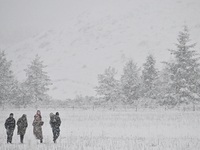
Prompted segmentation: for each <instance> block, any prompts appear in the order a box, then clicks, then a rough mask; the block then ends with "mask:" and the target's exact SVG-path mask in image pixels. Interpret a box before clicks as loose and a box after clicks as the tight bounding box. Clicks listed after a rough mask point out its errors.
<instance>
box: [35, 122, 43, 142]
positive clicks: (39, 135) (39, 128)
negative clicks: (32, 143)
mask: <svg viewBox="0 0 200 150" xmlns="http://www.w3.org/2000/svg"><path fill="white" fill-rule="evenodd" d="M43 124H44V122H43V121H41V120H40V119H36V120H34V121H33V124H32V125H33V134H34V135H35V137H36V139H43V136H42V126H43Z"/></svg>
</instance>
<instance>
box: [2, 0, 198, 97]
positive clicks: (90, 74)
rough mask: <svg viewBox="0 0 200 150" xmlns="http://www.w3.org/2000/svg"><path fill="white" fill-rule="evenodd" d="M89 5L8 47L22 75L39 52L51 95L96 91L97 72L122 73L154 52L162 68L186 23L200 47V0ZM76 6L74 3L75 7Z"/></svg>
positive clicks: (62, 95)
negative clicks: (108, 68) (130, 64)
mask: <svg viewBox="0 0 200 150" xmlns="http://www.w3.org/2000/svg"><path fill="white" fill-rule="evenodd" d="M91 5H92V7H91V8H90V6H89V5H86V6H85V8H87V9H81V10H79V11H78V12H77V13H74V14H72V15H71V16H70V17H69V19H68V20H65V21H63V22H64V23H63V24H62V25H60V26H55V27H51V28H50V29H45V30H44V31H43V32H41V33H39V34H37V35H36V36H33V37H30V38H28V39H27V40H24V41H22V42H20V43H18V44H16V45H14V46H11V47H8V48H6V49H5V52H6V54H7V58H8V59H9V60H12V61H13V63H12V69H13V71H14V73H15V75H16V76H17V78H18V79H19V80H21V81H22V80H24V79H25V72H24V71H23V69H25V68H26V67H27V65H28V64H30V61H31V60H33V59H34V58H35V55H36V54H39V56H40V57H41V60H43V61H44V64H45V65H47V68H46V71H47V72H48V75H49V76H50V77H51V79H52V81H53V85H52V86H51V90H50V92H49V94H50V95H51V96H53V98H58V99H65V98H73V97H74V96H75V95H76V94H82V95H95V91H94V89H93V87H94V86H96V85H97V75H98V74H100V73H103V72H104V70H105V69H106V68H107V67H109V66H111V67H115V68H116V69H117V70H118V72H119V74H118V77H120V74H121V73H122V68H123V66H124V64H125V63H126V62H127V61H128V60H129V59H130V58H132V59H133V60H134V61H135V62H136V63H137V64H138V66H140V67H141V66H142V64H143V63H144V62H145V59H146V56H147V55H148V54H149V53H152V54H153V55H154V56H155V58H156V60H157V67H158V68H161V67H162V64H161V63H160V62H161V61H166V60H169V58H170V54H169V52H168V51H167V49H169V48H175V46H174V43H176V38H177V36H178V32H179V31H181V30H182V29H183V28H182V26H183V25H187V26H188V27H189V29H190V33H191V39H192V42H197V46H196V50H197V51H198V52H200V19H198V18H197V16H198V15H199V12H200V11H199V10H200V9H199V7H200V3H199V2H198V1H196V0H192V1H189V0H188V1H187V0H185V1H160V0H158V1H154V0H143V1H139V0H134V1H128V0H125V1H118V2H111V1H108V2H106V1H102V3H98V2H96V3H95V2H93V3H92V4H91ZM74 10H76V8H75V7H74Z"/></svg>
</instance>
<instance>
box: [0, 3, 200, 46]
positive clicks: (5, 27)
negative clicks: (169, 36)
mask: <svg viewBox="0 0 200 150" xmlns="http://www.w3.org/2000/svg"><path fill="white" fill-rule="evenodd" d="M173 1H174V0H169V1H165V0H154V1H148V0H142V1H141V0H73V1H72V0H56V1H55V0H20V1H19V0H0V41H1V43H2V44H3V43H4V44H5V45H8V44H13V43H16V42H18V41H20V40H22V39H24V38H27V37H29V36H32V35H35V34H37V33H39V32H40V31H43V30H45V29H49V28H52V27H61V26H65V25H67V21H68V20H69V18H73V17H77V16H78V15H80V14H82V13H83V12H90V13H92V14H94V16H96V17H97V18H101V17H105V15H106V14H108V12H109V14H111V15H115V16H117V15H119V14H123V13H125V12H126V13H127V12H128V11H130V10H131V9H132V8H133V9H134V8H137V5H138V7H141V5H143V6H142V7H143V8H144V9H146V10H152V11H150V12H148V11H146V12H144V11H143V12H144V14H145V13H149V14H150V13H152V12H153V11H155V14H152V15H154V16H150V17H156V15H159V13H160V14H162V15H161V16H162V17H166V19H169V18H170V17H171V18H172V19H171V21H172V22H173V21H176V20H179V21H182V22H186V23H188V22H190V23H191V24H195V23H200V19H199V18H200V17H198V15H199V14H200V9H199V8H200V2H199V0H177V1H176V4H177V5H173V3H171V2H173ZM162 10H165V11H163V12H162ZM166 10H168V11H166ZM174 10H176V11H174ZM159 11H160V12H159ZM173 12H174V13H173ZM144 14H138V15H140V17H141V18H143V16H144ZM169 14H173V16H169ZM150 15H151V14H150ZM94 19H95V18H94ZM154 20H155V21H157V20H159V17H158V18H155V19H154ZM154 20H152V22H153V21H154ZM160 23H164V22H160ZM167 23H169V22H167ZM190 23H189V25H190ZM169 25H170V24H169Z"/></svg>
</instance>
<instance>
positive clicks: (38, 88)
mask: <svg viewBox="0 0 200 150" xmlns="http://www.w3.org/2000/svg"><path fill="white" fill-rule="evenodd" d="M45 68H46V66H44V65H43V61H41V60H40V57H39V56H38V55H36V57H35V59H34V60H33V61H32V62H31V64H30V65H28V68H27V69H25V70H24V71H25V72H26V76H27V79H26V81H25V86H26V88H27V93H26V95H25V96H26V97H28V98H30V99H29V100H30V101H31V102H35V103H36V107H37V105H39V104H40V103H42V102H43V101H45V100H46V99H47V97H48V95H47V91H48V90H49V88H48V86H49V85H51V84H52V83H51V80H50V77H49V76H48V75H47V72H45V71H44V69H45Z"/></svg>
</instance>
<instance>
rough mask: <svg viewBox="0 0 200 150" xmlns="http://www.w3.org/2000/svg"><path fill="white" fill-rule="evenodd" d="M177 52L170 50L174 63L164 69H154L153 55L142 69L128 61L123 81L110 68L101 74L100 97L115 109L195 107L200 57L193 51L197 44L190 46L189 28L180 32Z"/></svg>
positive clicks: (199, 87)
mask: <svg viewBox="0 0 200 150" xmlns="http://www.w3.org/2000/svg"><path fill="white" fill-rule="evenodd" d="M177 41H178V42H177V44H175V46H176V49H175V50H169V52H170V53H171V55H172V58H171V60H169V61H168V62H163V65H164V68H163V69H162V70H160V71H159V70H158V69H157V68H156V67H155V63H156V60H155V58H154V56H153V55H152V54H149V55H148V56H147V58H146V62H145V63H144V64H143V68H142V69H140V68H139V67H138V66H137V64H136V63H135V62H134V61H133V60H129V61H128V62H127V63H126V64H125V66H124V68H123V74H122V75H121V78H120V79H118V80H117V79H116V78H115V77H116V74H117V71H116V69H115V68H112V67H109V68H107V69H105V72H104V73H103V74H99V75H98V86H97V87H96V88H95V89H96V92H97V94H98V95H99V96H100V97H101V98H102V99H103V100H104V101H105V102H108V103H109V104H110V105H111V106H112V107H113V108H115V106H116V105H118V104H124V105H127V106H134V107H135V108H136V110H137V107H138V106H139V105H140V106H141V105H143V106H144V107H145V106H146V107H149V106H151V107H157V106H164V107H165V108H180V107H182V106H192V108H193V110H195V106H196V105H197V104H198V103H199V101H200V64H199V59H200V57H199V54H198V53H197V52H196V51H195V50H194V47H195V45H196V44H190V35H189V32H188V28H187V27H186V26H184V29H183V31H181V32H179V35H178V38H177Z"/></svg>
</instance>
